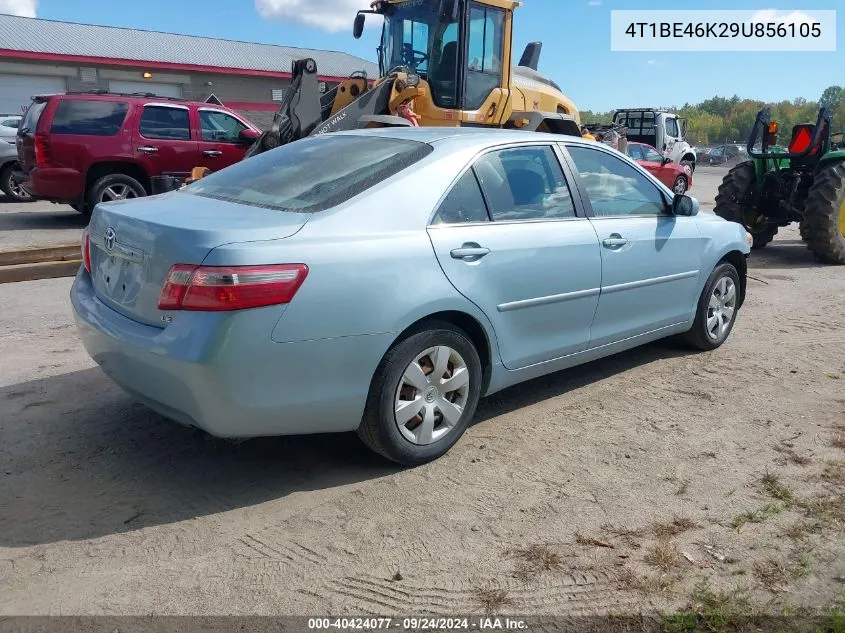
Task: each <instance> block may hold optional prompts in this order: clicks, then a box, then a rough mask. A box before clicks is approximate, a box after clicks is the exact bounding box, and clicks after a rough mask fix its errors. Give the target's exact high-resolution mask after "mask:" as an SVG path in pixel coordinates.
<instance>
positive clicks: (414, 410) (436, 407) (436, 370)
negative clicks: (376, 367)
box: [394, 345, 469, 446]
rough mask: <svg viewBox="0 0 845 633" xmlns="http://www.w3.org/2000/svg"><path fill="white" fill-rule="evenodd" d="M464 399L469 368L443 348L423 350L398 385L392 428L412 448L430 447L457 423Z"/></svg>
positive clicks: (463, 405) (457, 354)
mask: <svg viewBox="0 0 845 633" xmlns="http://www.w3.org/2000/svg"><path fill="white" fill-rule="evenodd" d="M468 397H469V368H468V367H467V364H466V362H465V361H464V359H463V357H462V356H461V355H460V354H459V353H458V352H456V351H455V350H453V349H452V348H451V347H447V346H445V345H442V346H438V347H432V348H430V349H427V350H425V351H424V352H423V353H422V354H420V355H419V356H417V357H416V358H415V359H414V361H413V362H412V363H411V364H410V365H408V367H407V369H405V373H404V374H402V380H400V381H399V387H398V388H397V389H396V398H395V400H394V413H395V417H396V426H397V428H398V429H399V432H400V433H402V436H403V437H404V438H405V439H406V440H408V441H409V442H411V443H412V444H417V445H419V446H425V445H428V444H433V443H434V442H437V441H439V440H441V439H443V437H445V436H446V435H447V434H448V433H449V432H450V431H451V430H452V429H454V428H455V426H457V424H458V422H460V419H461V416H462V415H463V413H464V408H465V407H466V403H467V398H468Z"/></svg>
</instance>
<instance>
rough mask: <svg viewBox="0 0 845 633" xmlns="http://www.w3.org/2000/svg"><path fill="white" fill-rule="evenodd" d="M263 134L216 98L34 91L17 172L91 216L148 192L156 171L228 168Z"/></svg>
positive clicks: (38, 193) (36, 191) (36, 193)
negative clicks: (97, 208) (213, 100)
mask: <svg viewBox="0 0 845 633" xmlns="http://www.w3.org/2000/svg"><path fill="white" fill-rule="evenodd" d="M260 134H261V133H260V131H259V130H258V128H256V127H255V126H254V125H253V124H252V123H251V122H250V121H249V120H247V119H245V118H244V117H243V116H241V115H240V114H238V113H236V112H234V111H232V110H229V109H228V108H225V107H222V106H218V105H212V104H210V103H198V102H192V101H183V100H181V99H173V98H165V97H156V96H152V95H138V94H133V95H125V94H115V93H106V92H102V91H97V92H86V93H69V94H63V95H45V96H39V97H33V102H32V104H31V105H30V107H29V109H28V110H27V112H26V115H25V116H24V119H23V121H22V122H21V124H20V127H19V128H18V137H17V149H18V162H19V163H20V165H21V172H19V173H18V174H17V176H18V177H19V179H20V184H21V186H22V187H23V188H24V189H25V190H26V191H27V192H29V193H31V194H32V196H33V197H35V198H37V199H42V200H51V201H53V202H62V203H67V204H70V205H71V206H72V207H73V208H74V209H76V210H77V211H79V212H81V213H86V214H87V213H90V212H91V211H92V210H93V208H94V206H95V205H96V204H97V203H99V202H108V201H110V200H119V199H124V198H137V197H140V196H146V195H149V194H150V193H151V192H152V187H151V179H152V178H153V177H155V176H162V175H164V176H176V177H186V176H188V175H189V174H190V173H191V170H192V169H193V168H194V167H208V168H209V169H210V170H212V171H217V170H220V169H223V168H224V167H228V166H229V165H231V164H233V163H236V162H238V161H240V160H241V159H243V157H244V154H245V153H246V150H247V149H248V148H249V146H250V145H252V143H253V141H255V139H256V138H258V136H260Z"/></svg>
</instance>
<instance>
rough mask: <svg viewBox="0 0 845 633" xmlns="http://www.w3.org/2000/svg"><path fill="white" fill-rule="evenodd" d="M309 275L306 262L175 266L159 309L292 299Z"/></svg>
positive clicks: (243, 306)
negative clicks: (268, 264)
mask: <svg viewBox="0 0 845 633" xmlns="http://www.w3.org/2000/svg"><path fill="white" fill-rule="evenodd" d="M307 276H308V266H306V265H305V264H281V265H272V266H189V265H185V264H176V265H175V266H171V268H170V270H169V271H168V273H167V277H166V279H165V281H164V288H162V289H161V296H160V297H159V300H158V309H159V310H190V311H199V312H225V311H232V310H247V309H249V308H260V307H264V306H271V305H281V304H284V303H290V301H291V300H292V299H293V297H294V295H295V294H296V292H297V290H299V287H300V286H301V285H302V282H303V281H305V278H306V277H307Z"/></svg>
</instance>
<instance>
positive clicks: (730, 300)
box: [683, 262, 740, 351]
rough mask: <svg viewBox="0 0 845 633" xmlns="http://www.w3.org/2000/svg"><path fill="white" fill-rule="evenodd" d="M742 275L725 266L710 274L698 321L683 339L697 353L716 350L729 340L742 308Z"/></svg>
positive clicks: (721, 265)
mask: <svg viewBox="0 0 845 633" xmlns="http://www.w3.org/2000/svg"><path fill="white" fill-rule="evenodd" d="M739 293H740V284H739V273H738V272H737V270H736V268H735V267H734V266H733V264H729V263H728V262H722V263H721V264H719V265H718V266H716V268H715V269H714V270H713V272H712V273H710V277H709V278H708V279H707V283H706V284H704V290H703V291H702V293H701V297H699V300H698V308H697V310H696V313H695V321H694V322H693V325H692V328H691V329H690V330H689V331H688V332H687V333H686V334H684V336H683V339H684V341H685V342H686V343H687V344H688V345H690V346H691V347H694V348H696V349H700V350H704V351H710V350H714V349H716V348H717V347H721V345H722V344H723V343H724V342H725V341H726V340H728V336H730V334H731V331H732V330H733V327H734V323H735V322H736V315H737V312H738V311H739V304H740V300H739V299H740V296H739Z"/></svg>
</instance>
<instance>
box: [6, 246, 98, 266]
mask: <svg viewBox="0 0 845 633" xmlns="http://www.w3.org/2000/svg"><path fill="white" fill-rule="evenodd" d="M81 258H82V247H81V246H80V245H79V244H62V245H61V246H46V247H36V248H21V249H15V250H11V251H0V266H16V265H18V264H37V263H40V262H57V261H68V260H78V259H81Z"/></svg>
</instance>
